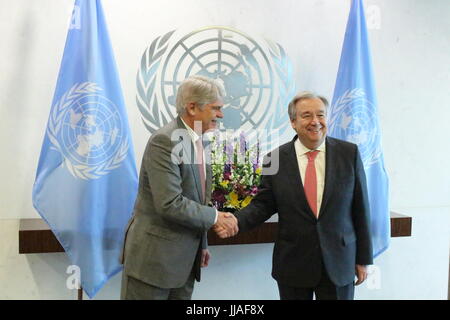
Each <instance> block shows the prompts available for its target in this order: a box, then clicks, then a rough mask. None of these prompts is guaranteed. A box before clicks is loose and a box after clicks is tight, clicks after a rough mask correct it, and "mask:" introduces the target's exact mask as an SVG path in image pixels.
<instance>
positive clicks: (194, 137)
mask: <svg viewBox="0 0 450 320" xmlns="http://www.w3.org/2000/svg"><path fill="white" fill-rule="evenodd" d="M180 119H181V122H183V124H184V126H185V127H186V129H187V131H188V134H189V137H191V139H192V144H193V145H194V154H197V146H196V144H195V143H196V142H197V140H198V139H201V136H199V135H198V134H197V133H196V132H195V131H194V130H192V128H191V127H189V126H188V125H187V124H186V122H184V120H183V118H181V117H180ZM203 163H205V151H204V150H203ZM203 170H204V173H205V177H206V165H205V166H203ZM217 215H218V212H217V209H216V219H215V220H214V224H216V222H217Z"/></svg>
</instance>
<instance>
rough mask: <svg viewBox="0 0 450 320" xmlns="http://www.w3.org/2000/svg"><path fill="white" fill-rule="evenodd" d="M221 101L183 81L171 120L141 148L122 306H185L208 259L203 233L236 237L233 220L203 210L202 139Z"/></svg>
mask: <svg viewBox="0 0 450 320" xmlns="http://www.w3.org/2000/svg"><path fill="white" fill-rule="evenodd" d="M223 95H224V93H223V89H222V88H221V86H220V85H219V84H218V83H217V82H216V81H214V80H212V79H209V78H206V77H201V76H193V77H190V78H188V79H186V80H185V81H183V82H182V83H181V85H180V87H179V88H178V93H177V100H176V104H177V113H178V117H177V118H176V119H175V120H174V121H172V122H170V123H169V124H167V125H166V126H164V127H162V128H161V129H159V130H158V131H156V132H155V133H154V134H153V135H152V136H151V138H150V139H149V141H148V143H147V147H146V149H145V152H144V156H143V159H142V166H141V171H140V175H139V192H138V196H137V199H136V203H135V206H134V213H133V217H132V218H131V220H130V223H129V226H128V228H127V233H126V235H125V245H124V250H123V254H122V262H123V263H124V270H123V276H122V291H121V298H122V299H158V300H165V299H169V300H171V299H184V300H187V299H191V296H192V292H193V289H194V283H195V281H194V279H195V280H197V281H200V267H205V266H207V265H208V261H209V258H210V254H209V251H208V249H207V231H208V230H209V229H210V228H211V227H212V226H213V225H215V226H221V227H222V228H224V229H227V230H228V231H227V232H229V234H230V235H234V234H235V233H236V232H237V221H236V218H235V217H234V216H233V215H231V214H227V213H224V212H218V211H217V210H216V209H214V208H212V207H209V206H207V204H208V202H209V200H210V196H211V175H212V173H211V166H210V165H209V164H206V161H205V155H204V152H203V143H202V142H203V139H202V134H203V133H205V132H206V131H207V130H209V129H214V128H215V127H216V123H217V119H218V118H222V116H223V115H222V110H221V108H222V106H223V102H222V101H223Z"/></svg>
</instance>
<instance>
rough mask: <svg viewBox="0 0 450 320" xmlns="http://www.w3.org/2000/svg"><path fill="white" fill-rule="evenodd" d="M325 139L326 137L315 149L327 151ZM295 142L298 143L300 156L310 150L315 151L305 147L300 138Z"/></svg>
mask: <svg viewBox="0 0 450 320" xmlns="http://www.w3.org/2000/svg"><path fill="white" fill-rule="evenodd" d="M325 140H326V139H324V140H323V142H322V143H321V144H320V146H319V147H317V148H316V149H314V150H319V151H320V152H325ZM295 144H296V145H297V150H298V151H299V156H302V155H304V154H306V153H308V152H310V151H313V150H311V149H309V148H307V147H305V146H304V145H303V143H302V142H301V141H300V139H299V138H297V139H296V141H295Z"/></svg>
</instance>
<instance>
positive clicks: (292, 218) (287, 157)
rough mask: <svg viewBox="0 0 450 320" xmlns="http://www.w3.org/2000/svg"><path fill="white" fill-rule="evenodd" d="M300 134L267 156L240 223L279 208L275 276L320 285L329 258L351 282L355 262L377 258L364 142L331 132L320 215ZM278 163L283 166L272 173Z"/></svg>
mask: <svg viewBox="0 0 450 320" xmlns="http://www.w3.org/2000/svg"><path fill="white" fill-rule="evenodd" d="M295 139H297V137H295V138H294V139H293V140H292V141H291V142H289V143H286V144H284V145H282V146H280V147H279V148H278V149H275V150H274V151H272V152H271V153H270V154H269V155H268V156H267V157H266V159H265V161H264V163H265V165H264V166H263V177H262V181H261V186H260V191H259V193H258V195H257V196H256V197H255V198H254V199H253V201H252V202H251V203H250V205H248V206H247V207H246V208H244V209H243V210H241V211H239V212H237V213H236V214H235V215H236V217H237V218H238V221H239V229H240V231H245V230H249V229H251V228H253V227H256V226H257V225H259V224H261V223H263V222H264V221H266V220H267V219H269V218H270V217H271V216H272V215H273V214H275V213H277V212H278V217H279V218H278V226H279V230H278V235H277V238H276V241H275V247H274V252H273V268H272V276H273V278H274V279H275V280H277V281H278V282H280V283H282V284H286V285H289V286H294V287H295V286H297V287H314V286H315V285H317V284H318V282H319V280H320V277H321V268H322V264H323V265H324V266H325V268H326V270H327V271H328V274H329V277H330V279H331V281H332V282H333V283H334V284H335V285H336V286H344V285H347V284H349V283H351V282H353V281H354V278H355V264H361V265H369V264H372V263H373V260H372V244H371V237H370V227H369V223H370V217H369V205H368V196H367V187H366V178H365V174H364V168H363V164H362V162H361V158H360V155H359V152H358V148H357V146H356V145H355V144H352V143H349V142H345V141H342V140H338V139H334V138H330V137H327V138H326V142H325V143H326V151H325V152H326V154H325V159H326V160H325V161H326V168H325V171H326V172H325V189H324V193H323V199H322V204H321V207H320V212H319V218H318V219H316V217H315V216H314V214H313V212H312V211H311V209H310V207H309V205H308V202H307V200H306V196H305V192H304V189H303V184H302V181H301V177H300V170H299V167H298V162H297V158H296V153H295V148H294V141H295ZM277 154H278V157H277ZM277 161H278V163H277ZM274 164H278V165H279V170H278V171H277V172H276V173H275V174H272V175H268V174H267V173H268V172H269V167H270V166H271V165H274Z"/></svg>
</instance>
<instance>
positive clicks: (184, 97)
mask: <svg viewBox="0 0 450 320" xmlns="http://www.w3.org/2000/svg"><path fill="white" fill-rule="evenodd" d="M224 97H225V90H224V89H223V87H222V85H221V83H219V82H218V81H217V80H214V79H210V78H207V77H203V76H198V75H196V76H190V77H189V78H186V79H185V80H184V81H183V82H182V83H181V85H180V87H179V88H178V92H177V100H176V108H177V113H178V115H180V116H182V115H183V114H184V113H185V112H186V105H187V104H188V103H191V102H194V103H197V104H198V107H199V108H203V107H204V106H205V105H206V104H209V103H213V102H216V101H217V100H219V99H220V100H223V98H224Z"/></svg>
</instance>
